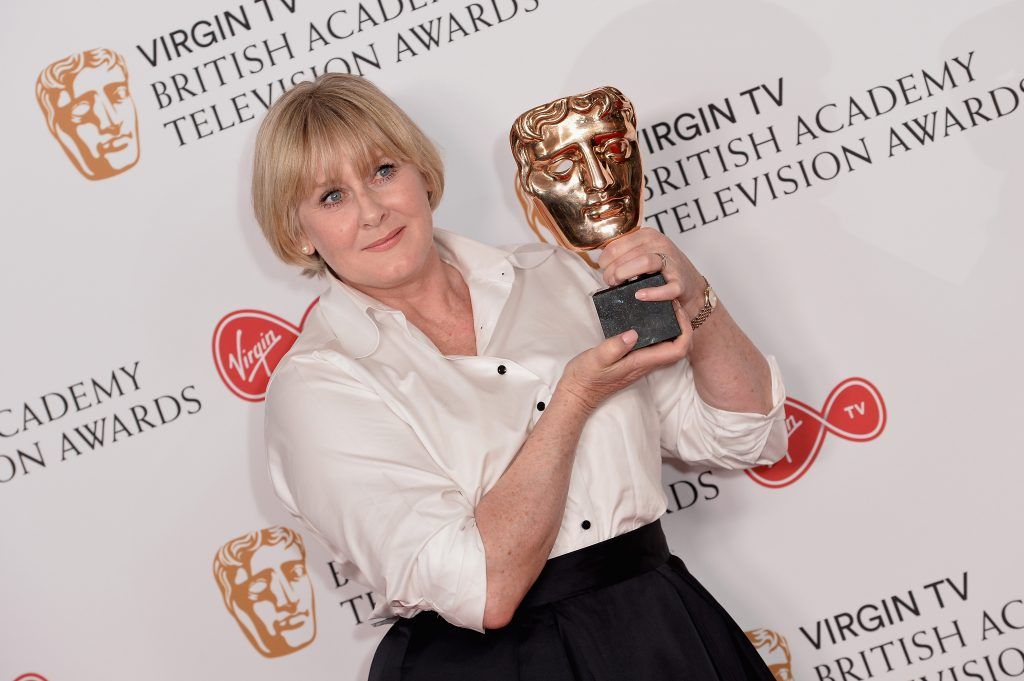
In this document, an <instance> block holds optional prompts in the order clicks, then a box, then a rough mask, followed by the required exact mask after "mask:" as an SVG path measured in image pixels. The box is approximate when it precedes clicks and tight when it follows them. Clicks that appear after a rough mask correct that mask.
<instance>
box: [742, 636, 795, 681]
mask: <svg viewBox="0 0 1024 681" xmlns="http://www.w3.org/2000/svg"><path fill="white" fill-rule="evenodd" d="M744 633H745V634H746V635H747V638H748V639H750V642H751V643H752V644H753V646H754V647H755V648H756V649H757V652H758V654H760V655H761V658H762V659H763V660H764V662H765V664H767V665H768V669H770V670H771V672H772V676H774V677H775V681H793V662H792V659H791V658H790V656H789V644H788V643H786V639H785V637H784V636H782V635H781V634H779V633H778V632H775V631H772V630H771V629H754V630H753V631H747V632H744Z"/></svg>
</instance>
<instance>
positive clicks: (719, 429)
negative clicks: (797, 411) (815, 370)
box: [647, 355, 788, 468]
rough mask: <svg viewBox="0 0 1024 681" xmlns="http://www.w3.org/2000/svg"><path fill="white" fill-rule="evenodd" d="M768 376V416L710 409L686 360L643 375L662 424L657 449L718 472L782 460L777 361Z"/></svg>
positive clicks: (782, 412) (784, 436)
mask: <svg viewBox="0 0 1024 681" xmlns="http://www.w3.org/2000/svg"><path fill="white" fill-rule="evenodd" d="M765 359H766V360H767V361H768V368H769V370H770V371H771V381H772V407H771V409H770V410H769V412H768V413H767V414H759V413H757V412H734V411H727V410H724V409H719V408H717V407H713V406H711V405H710V404H708V403H707V402H705V401H704V400H703V399H701V397H700V394H699V393H698V392H697V388H696V386H695V385H694V380H693V368H692V367H691V366H690V361H689V359H688V358H685V357H684V358H683V359H682V360H680V361H679V362H677V363H676V364H674V365H672V366H670V367H664V368H661V369H658V370H656V371H652V372H651V373H650V374H648V376H647V379H648V382H649V383H650V385H651V389H652V391H653V394H654V402H655V408H656V409H657V412H658V418H659V421H660V423H661V434H660V437H661V447H662V449H663V450H665V451H666V452H668V453H669V454H670V455H672V456H674V457H677V458H679V459H681V460H683V461H685V462H687V463H694V464H704V465H714V466H719V467H721V468H751V467H754V466H765V465H770V464H773V463H775V462H776V461H778V460H779V459H781V458H782V457H783V456H785V455H786V446H787V439H788V438H787V434H786V422H785V419H786V415H785V409H784V405H785V401H786V389H785V386H784V385H783V384H782V377H781V375H780V371H779V366H778V362H777V361H776V360H775V357H774V356H773V355H768V356H767V357H766V358H765Z"/></svg>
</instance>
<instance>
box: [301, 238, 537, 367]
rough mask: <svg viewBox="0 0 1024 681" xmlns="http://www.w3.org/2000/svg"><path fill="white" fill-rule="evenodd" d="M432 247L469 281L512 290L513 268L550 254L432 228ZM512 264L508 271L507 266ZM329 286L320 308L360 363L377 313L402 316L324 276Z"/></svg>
mask: <svg viewBox="0 0 1024 681" xmlns="http://www.w3.org/2000/svg"><path fill="white" fill-rule="evenodd" d="M434 244H435V245H436V246H437V251H438V254H439V255H440V257H441V260H443V261H445V262H447V263H450V264H451V265H452V266H454V267H455V268H456V269H458V270H459V272H461V273H462V276H463V277H464V278H465V279H466V282H467V285H470V282H486V283H493V284H499V285H502V286H511V285H512V281H513V279H514V278H515V274H514V270H513V267H514V268H518V269H530V268H533V267H536V266H537V265H540V264H541V263H542V262H544V261H545V260H547V259H548V257H549V256H550V255H551V254H552V253H553V252H554V249H555V246H552V245H550V244H542V243H533V244H522V245H520V246H516V247H511V248H498V247H495V246H490V245H488V244H485V243H482V242H480V241H476V240H475V239H470V238H469V237H465V236H462V235H460V234H456V233H455V232H450V231H448V230H446V229H441V228H439V227H435V228H434ZM510 265H511V266H512V267H510ZM327 279H328V281H329V282H330V287H329V288H328V289H327V291H326V292H325V293H324V294H323V295H321V296H320V304H319V305H318V307H319V308H320V309H321V311H322V312H323V314H324V316H325V318H326V320H327V323H328V324H329V325H330V327H331V330H332V331H333V332H334V335H335V336H337V338H338V341H339V342H340V343H341V346H342V348H343V349H344V350H345V352H346V354H348V355H350V356H352V357H354V358H356V359H362V358H363V357H366V356H368V355H370V354H372V353H373V352H374V350H376V349H377V346H378V345H380V328H379V327H378V325H377V321H376V320H375V319H374V315H375V314H388V313H394V314H401V313H400V311H399V310H396V309H395V308H393V307H391V306H389V305H385V304H384V303H382V302H380V301H379V300H377V299H376V298H373V297H372V296H369V295H367V294H365V293H363V292H362V291H359V290H358V289H355V288H353V287H352V286H349V285H348V284H346V283H345V282H343V281H341V280H340V279H338V278H337V277H335V276H334V275H332V274H330V272H328V273H327Z"/></svg>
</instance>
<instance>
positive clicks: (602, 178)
mask: <svg viewBox="0 0 1024 681" xmlns="http://www.w3.org/2000/svg"><path fill="white" fill-rule="evenodd" d="M583 157H584V159H585V162H584V164H583V167H582V169H581V170H582V172H583V183H584V185H586V187H587V189H588V190H594V191H603V190H604V189H607V188H608V186H609V185H611V184H614V182H615V177H614V176H613V175H612V173H611V171H609V170H608V167H607V166H606V165H605V164H604V162H603V161H602V160H601V159H600V158H599V157H598V156H597V155H596V154H594V153H593V152H591V151H590V150H587V151H586V152H584V154H583Z"/></svg>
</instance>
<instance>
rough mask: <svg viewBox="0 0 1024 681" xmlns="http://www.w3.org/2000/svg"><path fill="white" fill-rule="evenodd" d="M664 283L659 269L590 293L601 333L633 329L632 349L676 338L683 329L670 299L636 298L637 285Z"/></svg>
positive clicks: (606, 335)
mask: <svg viewBox="0 0 1024 681" xmlns="http://www.w3.org/2000/svg"><path fill="white" fill-rule="evenodd" d="M664 285H665V277H664V276H662V274H661V272H655V273H654V274H644V275H641V276H639V277H637V278H636V279H633V280H632V281H627V282H623V283H621V284H619V285H618V286H612V287H611V288H606V289H603V290H601V291H598V292H597V293H595V294H593V297H594V307H596V308H597V316H598V319H600V320H601V328H602V329H603V330H604V337H605V338H611V337H612V336H615V335H617V334H620V333H625V332H626V331H629V330H630V329H636V332H637V333H638V334H639V338H637V341H636V345H634V346H633V350H639V349H640V348H645V347H647V346H648V345H654V344H655V343H660V342H661V341H666V340H672V339H673V338H678V337H679V336H680V335H681V334H682V330H681V329H680V328H679V322H678V321H677V320H676V313H675V311H674V310H673V309H672V301H671V300H637V299H636V295H635V294H636V292H637V291H639V290H640V289H642V288H651V287H654V286H664Z"/></svg>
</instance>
